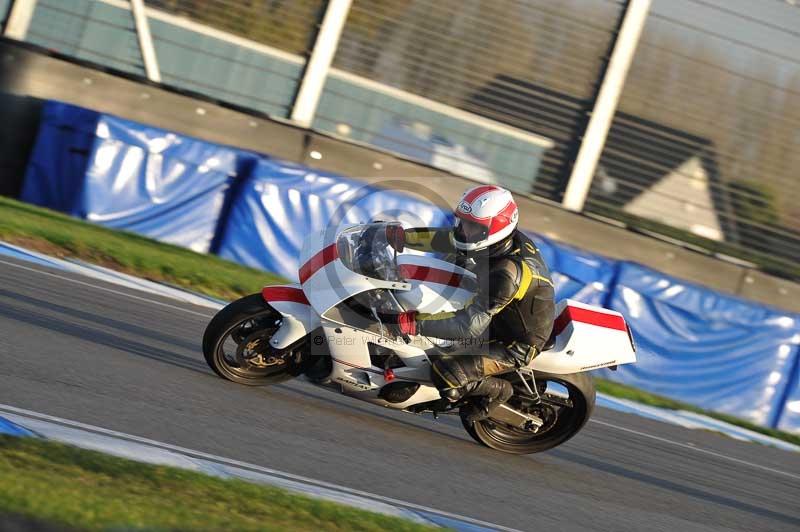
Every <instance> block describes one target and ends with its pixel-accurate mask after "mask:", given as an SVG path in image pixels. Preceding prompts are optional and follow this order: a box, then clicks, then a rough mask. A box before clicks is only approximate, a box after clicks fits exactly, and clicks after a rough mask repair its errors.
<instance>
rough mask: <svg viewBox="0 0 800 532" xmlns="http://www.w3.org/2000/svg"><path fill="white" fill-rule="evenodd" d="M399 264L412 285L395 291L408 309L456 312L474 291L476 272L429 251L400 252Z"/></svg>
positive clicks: (402, 274)
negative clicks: (411, 253) (403, 289)
mask: <svg viewBox="0 0 800 532" xmlns="http://www.w3.org/2000/svg"><path fill="white" fill-rule="evenodd" d="M397 265H398V270H399V272H400V275H401V276H402V277H403V279H405V280H406V282H408V283H409V285H410V286H411V288H410V290H408V291H405V292H398V293H397V294H396V297H397V300H398V301H400V303H401V304H402V305H403V306H404V307H405V308H407V309H415V310H417V311H418V312H423V313H428V314H435V313H437V312H454V311H456V310H459V309H461V308H464V307H465V306H466V305H467V303H468V302H469V300H470V299H472V297H474V295H475V289H476V287H477V283H478V282H477V278H476V276H475V274H474V273H472V272H470V271H468V270H466V269H464V268H461V267H459V266H456V265H455V264H453V263H451V262H446V261H443V260H439V259H436V258H434V257H431V256H427V255H399V256H398V257H397Z"/></svg>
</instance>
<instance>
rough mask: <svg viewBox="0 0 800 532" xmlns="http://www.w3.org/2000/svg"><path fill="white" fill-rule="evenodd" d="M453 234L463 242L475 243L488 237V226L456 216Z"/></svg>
mask: <svg viewBox="0 0 800 532" xmlns="http://www.w3.org/2000/svg"><path fill="white" fill-rule="evenodd" d="M453 236H454V237H455V239H456V240H457V241H458V242H461V243H463V244H477V243H479V242H482V241H484V240H486V239H487V238H488V237H489V228H488V227H486V226H485V225H482V224H479V223H477V222H473V221H471V220H464V219H463V218H456V226H455V229H454V230H453Z"/></svg>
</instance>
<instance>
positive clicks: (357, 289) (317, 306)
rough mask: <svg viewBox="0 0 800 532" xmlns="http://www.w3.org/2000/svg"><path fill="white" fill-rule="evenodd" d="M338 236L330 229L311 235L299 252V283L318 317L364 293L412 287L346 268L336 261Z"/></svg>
mask: <svg viewBox="0 0 800 532" xmlns="http://www.w3.org/2000/svg"><path fill="white" fill-rule="evenodd" d="M337 236H338V234H332V232H331V231H330V230H323V231H318V232H317V233H314V234H311V235H309V236H308V238H307V239H306V241H305V244H304V246H303V249H302V251H301V253H300V264H302V266H300V270H299V277H300V284H301V286H302V289H303V293H304V294H305V295H306V297H307V298H308V301H309V303H310V304H311V306H312V307H313V308H314V310H316V311H317V313H318V314H319V315H324V314H325V313H326V312H327V311H328V310H329V309H331V308H333V307H334V306H336V305H338V304H339V303H341V302H342V301H344V300H346V299H349V298H350V297H352V296H354V295H357V294H360V293H362V292H366V291H367V290H376V289H379V288H384V289H391V290H397V291H401V290H409V289H410V288H411V285H410V284H408V283H405V282H400V281H384V280H381V279H375V278H372V277H366V276H364V275H362V274H359V273H356V272H354V271H353V270H350V269H348V268H347V267H346V266H345V265H344V264H343V263H342V261H341V260H340V259H339V254H338V250H337V247H336V241H337Z"/></svg>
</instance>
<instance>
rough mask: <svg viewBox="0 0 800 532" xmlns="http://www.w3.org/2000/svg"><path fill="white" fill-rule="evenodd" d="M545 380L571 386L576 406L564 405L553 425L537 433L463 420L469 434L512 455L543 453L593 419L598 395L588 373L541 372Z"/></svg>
mask: <svg viewBox="0 0 800 532" xmlns="http://www.w3.org/2000/svg"><path fill="white" fill-rule="evenodd" d="M544 381H547V382H556V383H558V384H559V385H561V386H563V387H565V388H567V390H568V391H569V399H570V400H571V401H572V407H569V408H566V407H563V408H561V409H560V410H559V411H558V412H557V415H556V416H555V418H554V420H553V421H552V422H551V426H545V427H543V429H540V430H542V432H539V433H534V432H529V431H523V430H521V429H512V428H510V427H503V426H500V425H499V424H497V423H495V422H492V421H491V420H483V421H478V422H475V423H468V422H466V421H464V420H463V419H462V420H461V422H462V424H463V425H464V428H465V429H466V431H467V433H469V435H470V436H472V438H473V439H474V440H475V441H477V442H478V443H481V444H483V445H486V446H487V447H491V448H492V449H496V450H498V451H503V452H506V453H512V454H532V453H540V452H542V451H547V450H548V449H552V448H553V447H557V446H558V445H561V444H562V443H564V442H565V441H567V440H569V439H570V438H572V437H573V436H574V435H575V434H577V433H578V431H580V430H581V428H583V426H584V425H585V424H586V422H587V421H589V418H590V417H591V415H592V412H593V411H594V404H595V398H596V393H595V388H594V381H593V380H592V377H591V375H589V374H588V373H572V374H568V375H556V374H550V373H537V374H536V382H537V384H539V383H543V382H544ZM515 388H516V386H515ZM511 400H513V398H512V399H511Z"/></svg>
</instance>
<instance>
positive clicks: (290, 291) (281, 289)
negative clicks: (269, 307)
mask: <svg viewBox="0 0 800 532" xmlns="http://www.w3.org/2000/svg"><path fill="white" fill-rule="evenodd" d="M261 297H263V298H264V301H266V302H268V303H277V302H279V301H288V302H290V303H302V304H303V305H308V304H309V303H308V299H307V298H306V295H305V294H304V293H303V291H302V290H300V289H299V288H294V287H291V286H266V287H264V288H262V289H261Z"/></svg>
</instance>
